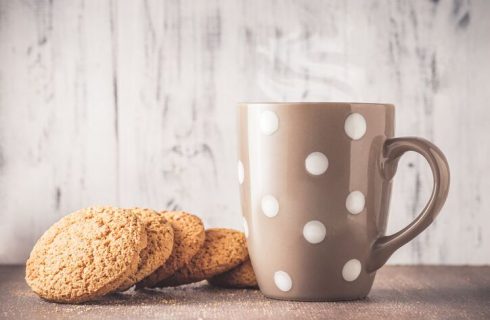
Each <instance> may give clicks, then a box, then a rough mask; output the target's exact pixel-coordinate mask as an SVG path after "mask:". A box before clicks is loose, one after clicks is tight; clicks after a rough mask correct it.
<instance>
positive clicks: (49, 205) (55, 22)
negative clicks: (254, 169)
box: [0, 0, 490, 264]
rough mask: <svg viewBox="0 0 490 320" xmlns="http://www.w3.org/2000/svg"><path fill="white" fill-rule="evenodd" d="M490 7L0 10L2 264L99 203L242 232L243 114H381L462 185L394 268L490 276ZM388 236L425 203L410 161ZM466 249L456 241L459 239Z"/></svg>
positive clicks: (78, 6) (422, 179)
mask: <svg viewBox="0 0 490 320" xmlns="http://www.w3.org/2000/svg"><path fill="white" fill-rule="evenodd" d="M489 13H490V3H489V2H488V1H485V0H476V1H471V2H470V1H463V0H460V1H449V0H441V1H425V0H420V1H389V0H370V1H355V0H351V1H341V0H336V1H321V0H314V1H311V0H299V1H297V0H295V1H291V0H280V1H260V0H248V1H246V0H216V1H211V2H210V1H206V2H202V1H197V2H196V1H191V0H183V1H170V0H168V1H157V0H147V1H109V0H107V1H98V0H89V1H81V0H80V1H78V0H77V1H69V2H68V1H56V0H55V1H49V0H41V1H20V0H14V1H5V0H3V1H0V203H1V204H2V210H0V220H1V221H2V223H1V224H0V263H23V262H24V261H25V259H26V257H27V255H28V253H29V250H30V249H31V247H32V245H33V244H34V242H35V240H36V239H37V238H38V237H39V236H40V234H41V233H42V232H43V231H44V230H45V229H46V228H47V227H48V226H49V225H50V224H51V223H52V222H53V221H55V220H56V219H58V218H59V217H60V216H61V215H63V214H66V213H68V212H69V211H71V210H74V209H77V208H79V207H82V206H86V205H89V204H114V205H121V206H133V205H140V206H149V207H154V208H156V209H163V208H168V209H172V208H184V209H186V210H189V211H193V212H195V213H197V214H199V215H201V216H202V217H203V218H204V220H205V223H206V225H208V226H230V227H235V228H240V227H241V226H240V215H239V205H238V192H237V185H236V158H235V150H236V139H235V133H236V125H235V107H234V106H235V103H236V102H238V101H242V100H264V101H271V100H305V101H314V100H326V101H334V100H336V101H346V100H350V101H353V100H358V101H383V102H393V103H395V104H396V105H397V132H398V134H399V135H414V136H421V137H425V138H428V139H430V140H433V141H434V142H435V143H436V144H438V145H439V146H440V147H441V148H442V149H443V151H444V152H445V153H446V154H447V156H448V159H449V163H450V166H451V170H452V178H453V179H452V181H453V182H452V186H451V192H450V195H449V198H448V202H447V206H446V207H445V208H444V210H443V212H442V214H441V216H440V217H439V218H438V219H437V220H436V222H435V224H434V225H433V226H431V227H430V228H429V230H428V231H427V232H426V233H424V234H422V235H421V236H420V237H418V238H417V239H415V240H414V241H413V242H411V243H409V244H408V245H407V246H406V247H404V248H403V249H401V250H399V251H398V252H396V253H395V255H394V256H393V258H392V259H391V262H392V263H436V264H437V263H447V264H488V263H490V254H489V252H490V233H489V232H486V231H485V230H486V229H485V228H486V226H488V225H489V224H490V215H488V214H487V212H488V211H489V210H490V198H489V197H487V196H486V194H488V193H489V192H490V180H489V179H484V177H485V175H486V167H487V162H488V159H489V158H490V144H488V143H485V138H486V137H487V136H488V134H489V128H488V124H489V123H490V111H489V110H490V109H489V108H488V107H487V104H488V101H490V90H488V88H487V87H488V83H490V63H488V59H487V57H488V56H490V33H489V32H488V30H489V28H490V20H489V19H488V15H489ZM399 168H400V170H399V173H398V174H397V176H396V179H395V180H396V182H395V190H394V193H393V201H392V215H391V218H390V223H389V231H390V232H392V231H396V230H398V229H400V228H402V227H403V226H405V225H406V224H408V223H409V222H410V221H411V220H412V219H413V218H414V216H415V215H416V214H417V212H418V211H419V210H420V209H421V208H422V207H423V205H424V203H425V201H426V199H427V198H428V196H429V193H430V188H431V185H430V184H431V176H430V173H429V171H428V168H427V165H426V164H425V162H424V161H423V160H422V159H420V158H419V157H417V156H415V155H411V154H410V155H407V156H406V157H404V158H403V159H402V161H401V162H400V166H399ZM455 235H457V236H455Z"/></svg>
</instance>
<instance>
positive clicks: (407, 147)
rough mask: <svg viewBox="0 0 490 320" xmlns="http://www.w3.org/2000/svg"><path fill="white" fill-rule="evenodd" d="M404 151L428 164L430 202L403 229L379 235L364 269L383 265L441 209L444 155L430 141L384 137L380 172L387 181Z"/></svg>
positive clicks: (444, 191) (446, 170) (445, 174)
mask: <svg viewBox="0 0 490 320" xmlns="http://www.w3.org/2000/svg"><path fill="white" fill-rule="evenodd" d="M407 151H415V152H417V153H419V154H420V155H422V156H423V157H424V158H425V159H426V160H427V162H428V163H429V165H430V168H431V170H432V176H433V179H434V187H433V189H432V194H431V196H430V199H429V202H428V203H427V205H426V206H425V208H424V209H423V210H422V212H421V213H420V214H419V215H418V217H417V218H416V219H415V220H414V221H412V223H410V224H409V225H408V226H406V227H405V228H404V229H402V230H400V231H398V232H397V233H394V234H392V235H389V236H382V237H380V238H378V239H377V240H376V241H375V242H374V244H373V246H372V249H371V254H370V256H369V258H368V260H367V264H366V271H367V272H373V271H376V270H377V269H379V268H380V267H382V266H383V265H384V264H385V263H386V261H387V260H388V258H389V257H390V256H391V255H392V254H393V252H395V250H397V249H398V248H400V247H401V246H403V245H405V244H406V243H407V242H409V241H411V240H412V239H413V238H415V237H416V236H417V235H418V234H419V233H421V232H422V231H424V230H425V228H427V227H428V226H429V225H430V224H431V223H432V221H433V220H434V218H435V217H436V216H437V214H438V213H439V211H440V210H441V208H442V206H443V205H444V202H445V201H446V198H447V194H448V191H449V166H448V163H447V160H446V157H445V156H444V154H443V153H442V152H441V150H439V148H438V147H436V146H435V145H434V144H432V143H431V142H429V141H427V140H425V139H420V138H413V137H405V138H393V139H387V140H386V141H385V143H384V145H383V151H382V152H383V154H382V158H381V173H382V175H383V177H384V178H385V179H386V180H391V179H392V178H393V176H394V175H395V173H396V169H397V165H398V160H400V158H401V156H402V155H403V154H404V153H405V152H407Z"/></svg>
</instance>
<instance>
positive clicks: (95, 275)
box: [26, 207, 257, 303]
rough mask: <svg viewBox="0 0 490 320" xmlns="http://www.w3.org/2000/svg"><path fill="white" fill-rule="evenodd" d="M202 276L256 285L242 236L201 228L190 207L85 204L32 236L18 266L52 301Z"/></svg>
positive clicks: (216, 282) (74, 300) (226, 284)
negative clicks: (32, 243)
mask: <svg viewBox="0 0 490 320" xmlns="http://www.w3.org/2000/svg"><path fill="white" fill-rule="evenodd" d="M202 280H208V281H209V283H211V284H212V285H216V286H220V287H231V288H233V287H236V288H246V287H256V286H257V282H256V279H255V274H254V272H253V269H252V265H251V263H250V260H249V257H248V251H247V247H246V240H245V236H244V234H243V233H242V232H239V231H235V230H231V229H218V228H216V229H208V230H205V229H204V225H203V223H202V221H201V219H199V218H198V217H197V216H195V215H192V214H190V213H185V212H168V211H165V212H161V213H158V212H156V211H154V210H151V209H141V208H134V209H121V208H113V207H93V208H87V209H82V210H79V211H76V212H74V213H72V214H70V215H68V216H65V217H64V218H62V219H61V220H60V221H58V222H56V223H55V224H54V225H52V226H51V227H50V228H49V229H48V230H47V231H46V232H45V233H44V234H43V235H42V237H41V238H40V239H39V240H38V242H37V243H36V245H35V246H34V248H33V249H32V252H31V255H30V257H29V259H28V260H27V265H26V281H27V283H28V285H29V286H30V287H31V288H32V290H33V291H34V292H35V293H36V294H38V295H39V296H40V297H41V298H43V299H45V300H49V301H54V302H60V303H80V302H84V301H88V300H94V299H97V298H100V297H101V296H103V295H106V294H109V293H113V292H122V291H125V290H127V289H129V288H131V287H133V286H136V288H137V289H138V288H159V287H160V288H161V287H169V286H178V285H182V284H188V283H193V282H198V281H202Z"/></svg>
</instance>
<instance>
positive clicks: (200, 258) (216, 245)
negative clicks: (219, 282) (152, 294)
mask: <svg viewBox="0 0 490 320" xmlns="http://www.w3.org/2000/svg"><path fill="white" fill-rule="evenodd" d="M247 259H248V251H247V245H246V240H245V235H244V234H243V232H240V231H235V230H231V229H219V228H216V229H208V230H206V240H205V241H204V245H203V246H202V248H201V249H200V250H199V252H198V253H197V254H196V255H195V256H194V257H193V258H192V260H191V261H190V262H189V263H187V264H186V265H185V266H184V267H182V268H180V269H179V270H177V272H175V274H174V275H173V276H171V277H169V278H168V279H166V280H164V281H162V282H160V283H159V286H162V287H165V286H178V285H181V284H186V283H192V282H197V281H202V280H205V279H208V278H211V277H214V276H215V275H217V274H220V273H223V272H226V271H228V270H231V269H233V268H234V267H236V266H238V265H239V264H240V263H242V262H245V261H246V260H247Z"/></svg>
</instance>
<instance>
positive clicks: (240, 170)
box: [238, 160, 245, 184]
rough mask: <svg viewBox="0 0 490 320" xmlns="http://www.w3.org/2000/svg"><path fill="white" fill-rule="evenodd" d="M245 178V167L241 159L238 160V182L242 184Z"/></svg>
mask: <svg viewBox="0 0 490 320" xmlns="http://www.w3.org/2000/svg"><path fill="white" fill-rule="evenodd" d="M244 179H245V169H243V163H242V162H241V161H240V160H238V182H239V183H240V184H242V183H243V180H244Z"/></svg>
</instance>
